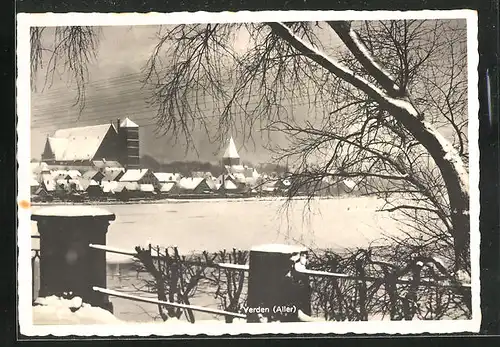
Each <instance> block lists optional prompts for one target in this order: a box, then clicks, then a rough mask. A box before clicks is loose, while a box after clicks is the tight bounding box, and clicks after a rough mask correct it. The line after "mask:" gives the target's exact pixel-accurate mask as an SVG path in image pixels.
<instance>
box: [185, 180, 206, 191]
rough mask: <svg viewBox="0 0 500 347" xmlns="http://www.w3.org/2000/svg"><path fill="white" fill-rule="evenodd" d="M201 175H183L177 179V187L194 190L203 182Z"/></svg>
mask: <svg viewBox="0 0 500 347" xmlns="http://www.w3.org/2000/svg"><path fill="white" fill-rule="evenodd" d="M203 180H204V178H203V177H184V178H181V180H180V181H179V188H181V189H186V190H194V189H196V187H198V186H199V185H200V183H201V182H203Z"/></svg>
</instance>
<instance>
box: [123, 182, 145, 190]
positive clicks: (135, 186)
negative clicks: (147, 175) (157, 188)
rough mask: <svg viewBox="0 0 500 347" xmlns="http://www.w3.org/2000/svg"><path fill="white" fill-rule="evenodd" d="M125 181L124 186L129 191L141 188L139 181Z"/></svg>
mask: <svg viewBox="0 0 500 347" xmlns="http://www.w3.org/2000/svg"><path fill="white" fill-rule="evenodd" d="M123 183H124V186H125V189H126V190H128V191H136V190H140V188H141V187H140V184H139V183H137V182H123Z"/></svg>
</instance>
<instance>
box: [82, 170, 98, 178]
mask: <svg viewBox="0 0 500 347" xmlns="http://www.w3.org/2000/svg"><path fill="white" fill-rule="evenodd" d="M98 172H99V171H97V170H88V171H85V172H84V173H83V175H82V177H83V178H88V179H92V178H94V177H95V175H97V173H98Z"/></svg>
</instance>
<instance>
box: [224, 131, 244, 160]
mask: <svg viewBox="0 0 500 347" xmlns="http://www.w3.org/2000/svg"><path fill="white" fill-rule="evenodd" d="M222 158H234V159H239V158H240V156H239V155H238V151H237V150H236V145H235V144H234V140H233V137H232V136H231V138H230V139H229V145H228V146H227V148H226V151H225V152H224V155H223V156H222Z"/></svg>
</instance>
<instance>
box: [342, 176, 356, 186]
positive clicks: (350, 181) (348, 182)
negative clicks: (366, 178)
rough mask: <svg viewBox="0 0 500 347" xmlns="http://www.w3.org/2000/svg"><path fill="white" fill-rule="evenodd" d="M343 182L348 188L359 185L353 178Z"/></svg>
mask: <svg viewBox="0 0 500 347" xmlns="http://www.w3.org/2000/svg"><path fill="white" fill-rule="evenodd" d="M342 183H344V185H345V186H346V187H347V188H348V189H354V188H355V187H356V185H357V183H356V182H354V181H353V180H350V179H348V178H347V179H345V180H343V181H342Z"/></svg>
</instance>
